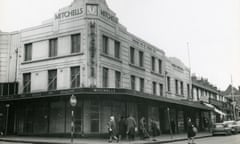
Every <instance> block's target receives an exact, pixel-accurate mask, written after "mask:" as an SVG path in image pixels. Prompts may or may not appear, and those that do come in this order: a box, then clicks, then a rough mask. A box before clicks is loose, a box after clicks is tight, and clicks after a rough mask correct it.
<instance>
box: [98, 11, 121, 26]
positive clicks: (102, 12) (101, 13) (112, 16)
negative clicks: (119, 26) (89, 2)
mask: <svg viewBox="0 0 240 144" xmlns="http://www.w3.org/2000/svg"><path fill="white" fill-rule="evenodd" d="M100 15H101V16H102V17H104V18H105V19H108V20H110V21H111V22H114V23H118V18H117V17H115V16H114V15H112V14H110V13H109V12H107V11H105V10H103V9H102V10H101V11H100Z"/></svg>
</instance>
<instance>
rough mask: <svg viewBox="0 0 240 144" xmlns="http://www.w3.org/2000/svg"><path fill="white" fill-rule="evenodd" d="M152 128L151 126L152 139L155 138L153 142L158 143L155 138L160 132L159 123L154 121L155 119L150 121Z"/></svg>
mask: <svg viewBox="0 0 240 144" xmlns="http://www.w3.org/2000/svg"><path fill="white" fill-rule="evenodd" d="M150 126H151V132H152V137H153V139H152V140H153V141H156V139H155V137H156V136H157V135H158V133H159V130H158V126H157V122H156V121H154V120H153V119H151V121H150Z"/></svg>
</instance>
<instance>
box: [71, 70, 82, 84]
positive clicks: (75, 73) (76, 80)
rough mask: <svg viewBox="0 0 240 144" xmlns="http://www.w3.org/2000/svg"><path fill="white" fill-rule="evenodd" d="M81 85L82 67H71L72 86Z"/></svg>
mask: <svg viewBox="0 0 240 144" xmlns="http://www.w3.org/2000/svg"><path fill="white" fill-rule="evenodd" d="M79 87H80V67H79V66H77V67H71V88H79Z"/></svg>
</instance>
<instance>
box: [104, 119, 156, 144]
mask: <svg viewBox="0 0 240 144" xmlns="http://www.w3.org/2000/svg"><path fill="white" fill-rule="evenodd" d="M107 127H108V134H109V140H108V141H109V143H111V142H113V141H116V142H119V141H120V140H122V139H125V138H126V139H128V140H130V141H132V140H134V139H135V136H136V134H137V133H138V134H139V136H140V138H141V139H147V138H150V134H151V135H152V137H153V140H154V141H155V140H156V139H155V138H154V137H155V136H157V135H159V134H160V129H159V126H158V124H157V121H154V120H153V119H151V120H150V133H149V131H148V129H147V122H146V119H145V117H142V118H141V119H140V121H139V127H138V126H137V123H136V120H135V119H134V117H133V116H131V115H129V116H128V117H123V116H122V117H121V118H120V120H119V121H118V122H116V120H115V117H114V116H111V117H110V119H109V122H108V123H107ZM138 128H139V129H138Z"/></svg>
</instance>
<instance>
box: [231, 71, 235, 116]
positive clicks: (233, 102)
mask: <svg viewBox="0 0 240 144" xmlns="http://www.w3.org/2000/svg"><path fill="white" fill-rule="evenodd" d="M231 97H232V105H233V119H234V120H236V110H235V107H236V101H235V98H234V96H233V80H232V75H231Z"/></svg>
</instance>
